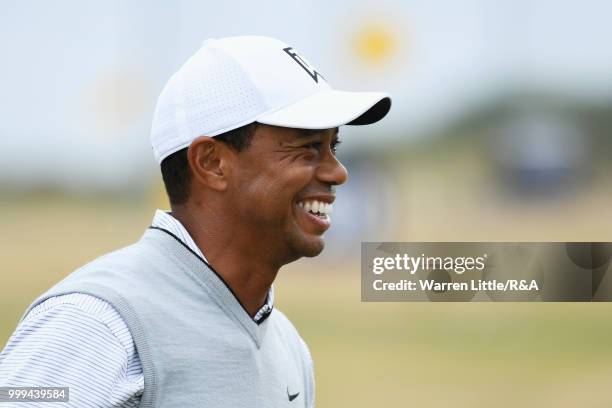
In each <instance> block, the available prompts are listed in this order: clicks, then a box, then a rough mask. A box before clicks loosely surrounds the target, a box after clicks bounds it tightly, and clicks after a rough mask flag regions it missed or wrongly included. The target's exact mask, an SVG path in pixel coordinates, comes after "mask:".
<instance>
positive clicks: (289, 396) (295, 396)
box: [287, 387, 300, 401]
mask: <svg viewBox="0 0 612 408" xmlns="http://www.w3.org/2000/svg"><path fill="white" fill-rule="evenodd" d="M298 395H300V393H299V392H298V393H296V394H290V393H289V387H287V398H289V401H293V400H294V399H296V398H297V396H298Z"/></svg>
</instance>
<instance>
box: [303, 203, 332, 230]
mask: <svg viewBox="0 0 612 408" xmlns="http://www.w3.org/2000/svg"><path fill="white" fill-rule="evenodd" d="M297 207H298V213H300V214H301V217H300V218H303V219H304V222H305V223H306V224H303V225H305V226H306V228H307V230H309V231H310V232H313V233H315V234H322V233H323V232H325V231H326V230H327V229H328V228H329V227H330V226H331V217H330V214H331V213H332V211H333V205H332V204H331V203H326V202H323V201H320V200H314V199H306V200H301V201H298V202H297Z"/></svg>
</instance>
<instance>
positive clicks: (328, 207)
mask: <svg viewBox="0 0 612 408" xmlns="http://www.w3.org/2000/svg"><path fill="white" fill-rule="evenodd" d="M298 206H300V207H301V208H303V209H304V211H306V212H308V213H310V214H313V215H316V216H317V217H321V218H328V219H329V216H330V215H331V213H332V212H333V210H334V206H333V204H329V203H324V202H322V201H317V200H307V201H300V202H298Z"/></svg>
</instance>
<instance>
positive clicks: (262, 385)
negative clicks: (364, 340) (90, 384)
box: [24, 229, 314, 408]
mask: <svg viewBox="0 0 612 408" xmlns="http://www.w3.org/2000/svg"><path fill="white" fill-rule="evenodd" d="M73 292H79V293H86V294H89V295H93V296H96V297H98V298H101V299H103V300H105V301H106V302H108V303H110V304H111V305H112V306H114V307H115V309H117V311H118V312H119V314H120V315H121V316H122V318H123V319H124V320H125V322H126V324H127V326H128V327H129V329H130V332H131V334H132V337H133V339H134V343H135V345H136V348H137V350H138V353H139V356H140V359H141V363H142V369H143V373H144V393H143V396H142V401H141V405H140V406H141V407H147V408H148V407H163V408H166V407H182V408H188V407H205V408H211V407H223V408H233V407H244V408H247V407H248V408H263V407H271V408H272V407H274V408H277V407H294V408H295V407H311V406H313V405H314V380H313V373H312V362H311V360H310V355H309V353H308V349H307V348H306V345H305V344H304V342H303V341H302V339H301V338H300V336H299V334H298V333H297V331H296V330H295V328H294V327H293V325H292V324H291V323H290V322H289V320H287V318H286V317H285V316H284V315H283V314H282V313H281V312H280V311H278V310H277V309H274V310H273V312H272V314H271V315H270V316H269V317H268V318H267V319H266V320H264V322H262V323H261V324H259V325H258V324H257V323H255V322H254V321H253V319H252V318H251V317H250V316H249V315H248V313H247V312H246V310H245V309H244V308H243V307H242V305H241V304H240V303H239V302H238V300H237V299H236V297H235V296H234V295H233V293H232V292H231V290H230V289H229V287H228V286H227V285H226V284H225V283H224V281H223V280H222V279H221V278H220V277H219V276H218V275H217V274H216V273H215V272H214V270H212V268H211V267H210V266H208V265H207V264H206V263H205V262H204V261H203V260H202V259H201V258H200V257H198V256H197V255H195V254H194V253H193V252H191V250H190V249H189V248H187V247H186V246H184V245H183V244H182V243H181V242H180V241H179V240H178V239H177V238H175V237H174V236H172V235H171V234H170V233H168V232H166V231H164V230H159V229H148V230H147V231H146V232H145V234H144V235H143V237H142V238H141V240H140V241H138V242H137V243H135V244H133V245H131V246H128V247H126V248H122V249H120V250H118V251H115V252H112V253H110V254H107V255H104V256H102V257H100V258H98V259H96V260H94V261H92V262H90V263H89V264H87V265H85V266H83V267H82V268H80V269H78V270H77V271H75V272H73V273H72V274H70V275H69V276H68V277H66V278H65V279H64V280H62V281H61V282H59V283H58V284H57V285H55V286H54V287H53V288H51V289H50V290H49V291H48V292H46V293H45V294H43V295H42V296H41V297H39V298H38V299H37V300H36V301H35V302H34V303H33V304H32V305H31V306H30V308H29V309H28V311H27V312H26V314H25V315H27V313H28V312H29V311H30V310H31V309H32V308H33V307H34V306H36V305H37V304H39V303H41V302H43V301H44V300H46V299H48V298H50V297H53V296H58V295H63V294H67V293H73ZM25 315H24V316H25ZM298 393H299V394H298ZM296 394H297V396H296Z"/></svg>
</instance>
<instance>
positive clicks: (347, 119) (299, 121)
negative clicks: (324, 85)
mask: <svg viewBox="0 0 612 408" xmlns="http://www.w3.org/2000/svg"><path fill="white" fill-rule="evenodd" d="M389 109H391V97H390V96H389V95H387V94H384V93H380V92H345V91H336V90H329V91H322V92H317V93H316V94H314V95H311V96H309V97H307V98H304V99H302V100H300V101H299V102H296V103H294V104H292V105H289V106H286V107H284V108H281V109H279V110H277V111H274V112H272V113H269V114H265V115H263V116H261V117H259V118H258V119H257V122H259V123H263V124H266V125H275V126H284V127H291V128H300V129H330V128H335V127H338V126H342V125H369V124H371V123H374V122H378V121H379V120H381V119H382V118H384V117H385V115H386V114H387V113H388V112H389Z"/></svg>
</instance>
